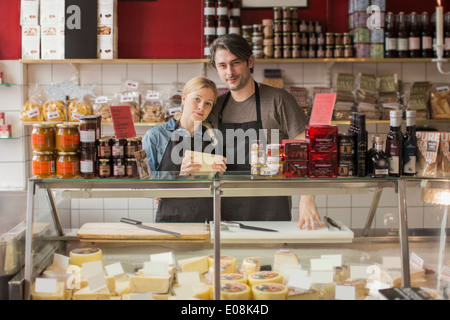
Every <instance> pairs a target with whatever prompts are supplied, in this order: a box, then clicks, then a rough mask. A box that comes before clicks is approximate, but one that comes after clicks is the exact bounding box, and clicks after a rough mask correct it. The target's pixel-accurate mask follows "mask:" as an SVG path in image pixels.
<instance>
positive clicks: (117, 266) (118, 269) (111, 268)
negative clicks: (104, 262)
mask: <svg viewBox="0 0 450 320" xmlns="http://www.w3.org/2000/svg"><path fill="white" fill-rule="evenodd" d="M105 269H106V274H107V275H108V276H111V277H114V276H118V275H119V274H123V273H124V271H123V268H122V264H121V263H120V262H116V263H113V264H110V265H108V266H105Z"/></svg>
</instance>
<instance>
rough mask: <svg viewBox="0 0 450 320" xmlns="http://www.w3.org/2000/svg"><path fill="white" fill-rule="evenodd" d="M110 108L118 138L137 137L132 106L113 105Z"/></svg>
mask: <svg viewBox="0 0 450 320" xmlns="http://www.w3.org/2000/svg"><path fill="white" fill-rule="evenodd" d="M110 110H111V116H112V120H113V125H114V132H115V134H116V137H117V138H118V139H127V138H133V137H136V129H135V128H134V122H133V117H132V115H131V108H130V106H111V107H110Z"/></svg>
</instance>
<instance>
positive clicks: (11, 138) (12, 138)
mask: <svg viewBox="0 0 450 320" xmlns="http://www.w3.org/2000/svg"><path fill="white" fill-rule="evenodd" d="M21 138H22V137H10V138H0V141H1V140H18V139H21Z"/></svg>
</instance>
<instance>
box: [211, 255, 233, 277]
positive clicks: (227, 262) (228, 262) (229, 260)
mask: <svg viewBox="0 0 450 320" xmlns="http://www.w3.org/2000/svg"><path fill="white" fill-rule="evenodd" d="M208 262H209V267H210V268H211V267H213V266H214V255H212V254H210V255H209V256H208ZM223 266H227V267H226V270H224V272H225V273H235V272H236V258H235V257H232V256H220V267H221V269H222V267H223Z"/></svg>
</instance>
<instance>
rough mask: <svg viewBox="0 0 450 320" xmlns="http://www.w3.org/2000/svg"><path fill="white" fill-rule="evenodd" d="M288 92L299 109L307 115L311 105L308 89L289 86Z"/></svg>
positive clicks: (309, 112)
mask: <svg viewBox="0 0 450 320" xmlns="http://www.w3.org/2000/svg"><path fill="white" fill-rule="evenodd" d="M289 93H290V94H291V95H292V96H293V97H294V98H295V100H296V101H297V103H298V105H299V107H300V109H301V110H302V111H303V112H304V113H305V115H306V116H307V117H309V116H310V114H311V105H310V102H309V98H308V89H306V88H300V87H291V88H290V89H289Z"/></svg>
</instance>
